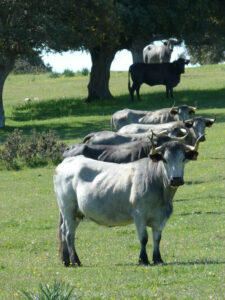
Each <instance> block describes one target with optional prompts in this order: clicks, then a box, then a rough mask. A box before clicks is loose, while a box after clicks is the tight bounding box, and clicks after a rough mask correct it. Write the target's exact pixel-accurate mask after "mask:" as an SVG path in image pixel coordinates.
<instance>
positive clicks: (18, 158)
mask: <svg viewBox="0 0 225 300" xmlns="http://www.w3.org/2000/svg"><path fill="white" fill-rule="evenodd" d="M65 147H66V145H65V144H64V143H60V142H58V141H57V137H56V135H55V133H54V132H53V131H52V130H50V131H48V132H43V133H37V131H36V130H35V129H33V130H32V131H31V134H30V136H29V137H24V136H23V131H22V130H18V129H15V130H14V132H13V133H12V134H11V135H9V136H8V138H7V140H6V142H5V145H4V146H3V148H2V149H0V160H1V161H2V162H3V164H4V165H5V167H6V168H7V169H18V168H20V167H22V166H24V165H26V166H28V167H37V166H42V165H47V164H48V163H53V164H57V163H59V162H60V160H61V159H62V153H63V151H64V149H65Z"/></svg>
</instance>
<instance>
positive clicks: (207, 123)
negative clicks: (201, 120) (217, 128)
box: [205, 120, 213, 127]
mask: <svg viewBox="0 0 225 300" xmlns="http://www.w3.org/2000/svg"><path fill="white" fill-rule="evenodd" d="M212 124H213V122H211V121H209V120H207V121H206V122H205V126H206V127H211V126H212Z"/></svg>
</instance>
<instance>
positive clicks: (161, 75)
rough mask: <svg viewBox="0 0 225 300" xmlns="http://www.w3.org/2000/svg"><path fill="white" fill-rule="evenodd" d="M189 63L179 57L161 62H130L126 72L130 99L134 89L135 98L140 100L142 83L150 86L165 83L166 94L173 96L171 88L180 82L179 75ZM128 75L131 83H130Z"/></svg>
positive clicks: (132, 97)
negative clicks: (171, 60) (167, 61)
mask: <svg viewBox="0 0 225 300" xmlns="http://www.w3.org/2000/svg"><path fill="white" fill-rule="evenodd" d="M188 63H189V60H186V59H183V58H179V59H178V60H176V61H174V62H172V63H162V64H145V63H135V64H132V65H131V66H130V68H129V72H128V90H129V93H130V97H131V100H132V101H134V91H136V93H137V98H138V100H140V94H139V90H140V87H141V85H142V84H143V83H146V84H148V85H150V86H154V85H161V84H162V85H165V86H166V96H167V98H169V95H170V97H171V98H173V88H174V87H175V86H177V85H178V83H179V82H180V76H181V74H183V73H184V66H185V65H187V64H188ZM130 76H131V78H132V81H133V84H132V86H131V84H130Z"/></svg>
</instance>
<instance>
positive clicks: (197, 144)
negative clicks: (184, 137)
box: [185, 134, 204, 152]
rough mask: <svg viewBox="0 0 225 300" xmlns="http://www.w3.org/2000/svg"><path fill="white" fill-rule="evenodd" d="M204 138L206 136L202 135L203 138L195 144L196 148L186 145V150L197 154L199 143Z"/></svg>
mask: <svg viewBox="0 0 225 300" xmlns="http://www.w3.org/2000/svg"><path fill="white" fill-rule="evenodd" d="M203 136H204V134H203V135H201V136H200V137H199V138H198V139H197V141H196V142H195V145H194V146H191V145H185V149H186V150H189V151H194V152H197V151H198V146H199V143H200V141H201V139H202V137H203Z"/></svg>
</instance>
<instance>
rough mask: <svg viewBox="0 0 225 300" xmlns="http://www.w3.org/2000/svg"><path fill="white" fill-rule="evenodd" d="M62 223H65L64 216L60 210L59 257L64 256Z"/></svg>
mask: <svg viewBox="0 0 225 300" xmlns="http://www.w3.org/2000/svg"><path fill="white" fill-rule="evenodd" d="M62 223H63V217H62V214H61V212H59V232H58V238H59V257H60V258H62Z"/></svg>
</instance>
